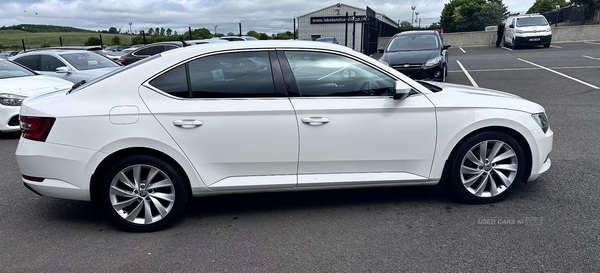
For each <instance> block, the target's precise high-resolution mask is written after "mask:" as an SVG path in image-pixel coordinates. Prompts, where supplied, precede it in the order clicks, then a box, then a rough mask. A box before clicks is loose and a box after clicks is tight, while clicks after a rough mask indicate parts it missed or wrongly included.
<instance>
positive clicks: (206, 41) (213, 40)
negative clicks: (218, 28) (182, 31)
mask: <svg viewBox="0 0 600 273" xmlns="http://www.w3.org/2000/svg"><path fill="white" fill-rule="evenodd" d="M184 42H185V43H186V44H188V45H201V44H214V43H227V42H229V40H226V39H221V38H211V39H200V40H187V41H184Z"/></svg>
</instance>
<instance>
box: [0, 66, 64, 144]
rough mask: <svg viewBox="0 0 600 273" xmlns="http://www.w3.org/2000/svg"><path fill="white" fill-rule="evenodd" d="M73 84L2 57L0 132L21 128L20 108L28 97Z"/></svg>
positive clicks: (0, 69) (0, 68)
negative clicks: (40, 73) (38, 72)
mask: <svg viewBox="0 0 600 273" xmlns="http://www.w3.org/2000/svg"><path fill="white" fill-rule="evenodd" d="M72 85H73V83H71V82H69V81H65V80H62V79H59V78H55V77H48V76H42V75H39V74H37V73H35V72H33V71H31V70H29V69H27V68H25V67H22V66H20V65H19V64H16V63H13V62H11V61H8V60H5V59H0V133H8V132H17V131H20V130H21V128H20V127H19V110H20V108H21V103H22V102H23V100H24V99H26V98H27V97H30V96H35V95H39V94H43V93H47V92H52V91H57V90H64V89H68V88H71V86H72ZM65 92H66V91H65Z"/></svg>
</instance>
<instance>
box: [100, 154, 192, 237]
mask: <svg viewBox="0 0 600 273" xmlns="http://www.w3.org/2000/svg"><path fill="white" fill-rule="evenodd" d="M187 185H188V181H187V179H186V177H185V176H183V175H182V174H181V173H180V172H179V171H177V170H176V169H175V168H174V167H173V166H171V165H170V164H169V163H167V162H165V161H163V160H162V159H159V158H156V157H153V156H148V155H135V156H129V157H126V158H123V159H121V160H118V161H117V162H116V163H114V164H113V165H112V166H111V167H110V168H109V169H108V170H107V172H106V174H105V175H104V178H103V180H102V188H101V190H100V194H101V195H100V203H101V207H102V209H103V211H104V212H105V214H106V215H107V216H108V218H109V220H111V222H113V223H114V224H115V225H117V226H118V227H121V228H123V229H125V230H129V231H156V230H160V229H163V228H165V227H167V226H168V225H170V224H172V223H173V222H174V221H175V219H177V217H178V216H179V215H180V214H181V213H182V212H183V210H184V208H185V206H186V203H187V201H188V196H189V190H188V186H187Z"/></svg>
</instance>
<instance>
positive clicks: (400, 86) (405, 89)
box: [394, 81, 412, 100]
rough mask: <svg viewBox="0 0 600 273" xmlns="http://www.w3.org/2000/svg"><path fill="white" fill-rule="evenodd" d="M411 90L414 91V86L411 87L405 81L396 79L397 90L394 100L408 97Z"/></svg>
mask: <svg viewBox="0 0 600 273" xmlns="http://www.w3.org/2000/svg"><path fill="white" fill-rule="evenodd" d="M410 91H412V87H410V85H408V84H406V83H405V82H403V81H396V92H395V93H394V100H403V99H406V97H408V95H409V94H410Z"/></svg>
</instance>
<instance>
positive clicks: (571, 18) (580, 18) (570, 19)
mask: <svg viewBox="0 0 600 273" xmlns="http://www.w3.org/2000/svg"><path fill="white" fill-rule="evenodd" d="M588 13H589V14H587V15H586V13H585V11H584V10H583V9H582V8H579V7H576V6H568V7H564V8H560V9H558V10H553V11H549V12H545V13H543V14H542V15H544V17H546V20H548V22H549V23H550V24H554V25H557V24H558V23H581V24H583V23H585V21H586V17H588V18H592V21H598V19H597V18H594V16H593V15H594V14H595V13H596V10H595V9H594V10H591V11H588Z"/></svg>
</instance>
